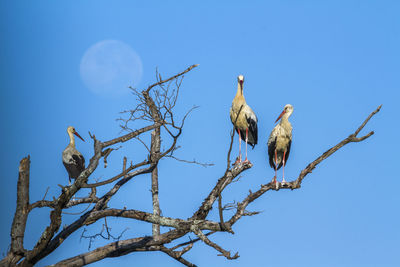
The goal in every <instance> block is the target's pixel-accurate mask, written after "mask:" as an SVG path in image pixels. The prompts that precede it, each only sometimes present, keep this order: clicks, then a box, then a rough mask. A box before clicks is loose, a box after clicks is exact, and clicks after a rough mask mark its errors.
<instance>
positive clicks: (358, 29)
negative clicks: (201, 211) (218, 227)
mask: <svg viewBox="0 0 400 267" xmlns="http://www.w3.org/2000/svg"><path fill="white" fill-rule="evenodd" d="M399 9H400V3H399V2H398V1H389V0H388V1H372V0H371V1H352V0H350V1H311V0H309V1H307V0H305V1H290V0H283V1H252V2H251V3H250V2H246V3H245V2H243V1H218V3H217V2H216V1H201V3H200V2H198V3H195V2H189V1H113V3H112V4H111V3H110V2H109V1H79V2H78V1H75V2H74V3H72V4H71V2H70V1H44V0H41V1H29V2H26V1H19V0H18V1H1V2H0V27H1V32H2V37H3V38H2V41H1V42H0V59H1V60H0V70H1V74H0V84H1V85H2V86H1V90H0V95H1V96H0V99H1V105H0V111H1V114H2V116H1V117H0V120H1V125H2V127H1V128H2V129H3V130H2V131H1V135H0V136H1V138H0V147H1V148H2V149H1V151H0V159H1V160H0V169H1V170H2V180H3V186H2V187H1V188H0V203H2V206H1V208H2V212H3V216H2V218H1V220H0V223H1V227H0V240H1V242H0V252H1V255H4V254H5V253H6V252H7V249H8V246H9V243H10V235H9V233H10V228H11V223H12V218H13V214H14V210H15V203H16V185H17V178H18V164H19V161H20V160H21V159H22V158H23V157H24V156H26V155H28V154H29V155H30V157H31V177H30V198H31V202H33V201H36V200H39V199H42V198H43V196H44V194H45V192H46V188H47V187H49V188H50V189H49V190H48V193H47V196H46V198H47V199H52V197H53V196H57V195H58V194H59V192H60V188H59V187H58V186H57V185H58V184H62V185H66V184H67V183H68V177H67V173H66V171H65V169H64V166H63V165H62V162H61V153H62V151H63V149H64V148H65V147H66V146H67V144H68V136H67V134H66V128H67V126H69V125H73V126H75V128H76V130H77V131H78V132H79V133H80V135H81V136H82V137H83V138H84V139H85V140H86V142H81V141H80V140H77V141H76V145H77V148H78V150H80V151H81V152H82V154H83V155H84V156H85V157H86V159H87V160H88V159H89V158H90V157H91V155H92V153H93V144H92V141H91V139H90V137H89V134H88V132H89V131H90V132H91V133H94V134H95V135H96V137H97V138H99V139H100V140H102V141H105V140H109V139H111V138H113V137H116V136H118V135H121V134H123V133H122V132H121V130H120V127H119V124H120V122H119V121H116V119H117V118H119V117H121V116H123V115H121V114H120V113H119V112H120V111H123V110H127V109H131V108H133V107H134V106H135V104H136V100H135V97H134V96H132V95H131V93H130V91H129V89H128V88H127V86H133V87H135V88H138V89H144V88H146V87H147V86H148V85H150V84H152V83H153V82H154V81H155V72H156V69H158V71H159V72H160V73H161V74H162V77H168V76H170V75H174V74H176V73H178V72H180V71H182V70H184V69H185V68H186V67H188V66H190V65H192V64H200V66H199V67H198V68H196V69H195V70H193V71H191V72H190V73H188V74H187V75H186V76H185V78H184V82H183V85H182V89H181V94H180V98H179V103H178V106H177V110H176V112H177V113H178V114H180V115H183V114H184V112H185V111H186V110H188V109H189V108H191V107H192V106H193V105H198V106H199V108H198V109H196V110H195V111H194V112H193V113H192V114H191V115H190V117H189V118H188V120H187V123H186V124H185V130H184V132H183V135H182V138H181V140H180V142H179V145H180V146H181V149H179V150H178V151H177V154H176V155H177V156H179V157H180V158H184V159H188V160H192V159H196V160H197V161H201V162H210V163H214V164H215V165H214V166H212V167H208V168H203V167H201V166H196V165H188V164H184V163H182V162H176V161H174V160H172V159H166V160H163V161H161V162H160V165H159V172H160V178H159V183H160V189H159V190H160V193H159V197H160V205H161V209H162V214H163V215H164V216H169V217H177V218H188V217H190V216H191V215H192V214H193V212H194V211H195V210H196V209H197V208H198V207H199V206H200V204H201V202H202V200H203V199H204V198H205V197H206V196H207V194H208V192H209V191H210V190H211V188H212V187H213V186H214V185H215V183H216V181H217V180H218V178H220V177H221V176H222V175H223V173H224V169H225V166H226V153H227V150H228V147H229V141H230V136H229V134H230V131H231V129H232V126H231V122H230V119H229V108H230V105H231V102H232V99H233V97H234V95H235V93H236V83H237V80H236V77H237V75H239V74H243V75H244V76H245V84H244V94H245V97H246V101H247V103H248V104H249V105H250V106H251V107H252V109H253V110H254V111H255V113H256V114H257V117H258V129H259V134H258V135H259V142H258V145H257V146H256V147H255V149H254V150H249V160H250V161H251V162H252V163H253V164H254V166H253V168H251V169H250V170H248V171H246V172H245V173H243V177H242V179H241V180H240V182H238V183H234V184H232V185H231V186H230V188H228V189H227V190H226V192H225V193H224V196H223V201H224V202H225V203H227V202H231V201H234V200H235V201H240V200H241V199H243V198H244V197H245V196H246V194H247V193H248V190H249V189H251V190H252V191H253V192H254V191H255V190H256V189H257V188H259V186H260V184H265V183H267V182H269V181H270V180H271V178H272V177H273V175H274V171H273V170H272V169H271V168H270V167H269V165H268V159H267V148H266V143H267V139H268V136H269V133H270V132H271V130H272V129H273V127H274V125H275V124H274V121H275V119H276V118H277V117H278V115H279V114H280V113H281V111H282V109H283V106H284V105H285V104H288V103H290V104H292V105H293V107H294V113H293V115H292V116H291V118H290V121H291V123H292V125H293V142H292V147H291V153H290V158H289V160H288V162H287V166H286V168H285V177H286V178H287V179H288V180H294V179H296V178H297V176H298V174H299V173H300V171H301V170H302V169H303V168H305V167H306V166H307V164H308V163H310V162H311V161H312V160H314V159H315V158H317V157H318V156H319V155H321V154H322V153H323V152H325V151H326V150H327V149H329V148H330V147H331V146H333V145H335V144H336V143H338V142H339V141H341V140H342V139H344V138H346V137H347V136H348V135H349V134H351V133H353V132H354V131H355V130H356V129H357V128H358V126H359V125H360V124H361V123H362V121H363V120H364V119H365V118H366V117H367V116H368V115H369V114H370V113H371V112H372V111H373V110H375V109H376V108H377V107H378V106H379V105H381V104H382V105H383V106H382V109H381V111H380V112H379V113H378V114H377V115H376V116H374V117H373V118H372V119H371V121H370V122H369V123H368V124H367V126H366V127H365V129H364V130H363V131H362V132H361V133H360V135H363V134H366V133H368V132H369V131H371V130H373V131H375V134H374V135H373V136H371V137H370V138H369V139H367V140H365V141H363V142H361V143H351V144H348V145H346V146H345V147H343V148H342V149H340V150H339V151H338V152H336V153H335V154H333V155H332V156H331V157H330V158H328V159H327V160H325V161H324V162H323V163H321V164H320V165H318V167H317V168H316V169H315V170H314V171H313V173H312V174H309V175H308V176H307V177H306V179H305V180H304V181H303V184H302V187H301V189H299V190H295V191H282V190H281V191H279V192H268V193H266V194H265V195H263V196H262V197H260V198H259V199H258V200H257V201H255V202H254V203H252V204H251V205H250V206H249V207H248V209H249V210H251V211H262V213H261V214H259V215H257V216H253V217H245V218H243V219H241V220H240V221H239V222H238V223H237V224H235V225H234V227H233V230H234V231H235V235H231V234H228V233H217V234H215V235H214V236H213V237H211V240H212V241H215V242H217V243H218V244H220V245H221V246H222V247H223V248H225V249H227V250H231V251H232V252H236V251H238V252H239V255H240V258H239V259H237V260H234V261H229V260H226V259H225V258H223V257H219V256H217V254H219V253H218V252H217V251H215V250H214V249H212V248H210V247H208V246H207V245H205V244H201V243H198V244H196V245H195V246H194V248H193V249H192V250H191V251H190V252H188V253H187V254H185V258H186V259H187V260H189V261H191V262H193V263H195V264H197V265H198V266H276V267H286V266H307V267H313V266H327V267H334V266H353V267H354V266H363V267H372V266H387V267H391V266H400V259H399V257H398V256H397V254H398V249H399V243H400V230H399V225H400V215H399V212H398V206H399V205H398V204H399V201H400V194H399V193H398V188H399V186H400V179H399V178H400V177H399V174H398V170H397V167H396V164H398V159H399V157H398V153H397V150H398V149H399V144H398V142H397V141H396V139H395V138H397V137H396V136H398V132H399V131H400V127H399V124H398V123H396V121H398V118H397V117H398V109H397V107H398V101H399V97H400V93H399V89H400V80H399V73H400V50H399V47H400V17H399V15H398V13H399ZM110 42H111V44H117V45H116V46H113V47H112V49H111V48H109V47H110V46H109V45H103V46H101V45H102V44H110ZM93 47H95V48H96V47H97V48H98V47H100V48H103V49H104V50H101V51H100V52H97V53H96V51H97V50H95V51H94V52H93V50H90V49H91V48H93ZM85 55H94V56H92V57H89V59H87V57H85ZM85 58H86V59H87V60H86V61H83V59H85ZM127 59H131V60H127ZM93 62H105V63H104V66H106V67H105V68H103V69H101V68H100V69H96V66H94V65H90V64H91V63H93ZM82 66H86V67H82ZM88 66H89V67H88ZM113 71H115V73H114V72H113ZM127 77H128V80H126V78H127ZM88 79H89V80H88ZM130 79H131V80H130ZM103 80H104V83H102V84H101V83H100V82H99V81H103ZM97 83H99V84H101V85H104V87H101V88H100V89H99V88H97V87H96V84H97ZM96 88H97V89H96ZM107 88H108V89H107ZM143 125H145V124H142V125H140V124H137V125H132V127H140V126H143ZM144 138H145V139H146V138H147V139H148V135H147V136H146V137H144ZM143 152H144V150H143V147H142V146H141V144H140V143H138V142H135V141H132V142H131V143H130V144H124V145H123V147H122V148H121V149H120V150H118V151H116V152H115V153H114V152H113V154H112V156H110V159H109V166H108V167H107V168H106V169H105V168H104V167H103V166H102V165H100V166H99V167H98V170H97V171H96V172H95V174H94V175H93V177H91V178H90V179H91V180H90V181H92V182H93V181H94V180H95V179H106V178H108V177H111V176H112V175H113V174H115V173H116V172H118V171H120V169H121V165H122V158H123V156H127V158H128V160H132V161H133V162H138V161H139V160H141V159H142V158H143V155H144V154H143ZM237 153H238V143H237V140H236V138H235V143H234V146H233V155H237ZM281 175H282V173H281V172H279V173H278V177H279V178H281ZM149 188H150V176H148V175H147V176H141V177H138V178H137V179H134V180H131V181H130V182H129V183H128V184H127V185H126V186H125V187H124V188H123V189H121V190H120V192H118V194H117V195H116V197H115V199H114V200H113V201H111V202H110V206H111V207H116V208H121V207H124V206H126V207H127V208H131V209H140V210H144V211H151V210H152V209H151V194H150V192H149ZM104 190H105V189H103V191H102V190H99V192H104ZM84 195H85V192H79V193H78V194H77V196H78V197H79V196H84ZM85 208H86V206H82V207H78V208H76V209H74V210H72V211H71V212H80V211H82V210H84V209H85ZM229 214H230V213H229V212H227V213H226V215H225V217H227V216H229ZM64 216H65V217H64V221H63V225H64V224H68V223H70V222H72V221H73V219H74V218H76V215H68V214H65V215H64ZM211 219H215V220H217V214H216V211H215V209H214V210H213V211H212V213H211ZM48 223H49V210H48V209H41V210H35V211H34V212H32V213H31V214H30V216H29V219H28V227H27V231H26V234H25V246H26V248H27V249H31V248H32V247H33V245H34V244H35V241H36V240H37V238H38V237H39V236H40V233H41V231H43V229H44V228H45V226H47V224H48ZM108 224H109V226H110V227H111V228H112V233H113V234H114V235H115V236H118V235H119V234H120V233H121V232H122V231H124V230H125V229H126V231H125V232H124V236H123V238H132V237H137V236H143V235H148V234H150V233H151V225H149V224H146V223H142V222H136V221H131V220H126V219H112V218H110V219H109V220H108ZM100 229H101V223H96V224H93V225H91V226H90V227H87V228H86V233H88V234H90V233H91V234H94V233H97V232H99V231H100ZM83 230H84V229H79V231H77V233H75V234H73V235H72V236H70V238H69V239H68V240H66V241H65V242H64V243H63V244H62V246H60V247H59V248H58V249H57V250H56V251H55V252H54V253H53V254H51V255H49V256H48V257H46V258H45V259H43V260H42V261H40V262H39V263H38V266H44V265H48V264H54V263H56V262H58V261H60V260H63V259H66V258H68V257H71V256H75V255H76V254H78V253H83V252H87V251H88V247H89V241H88V240H86V239H80V236H81V234H82V232H83ZM167 230H168V229H162V231H167ZM191 237H193V235H191ZM186 240H187V238H186V239H184V240H183V241H186ZM106 242H107V241H104V240H99V239H97V240H95V242H94V243H93V244H92V247H91V249H93V248H95V247H97V246H102V245H104V244H106ZM110 264H118V265H119V266H121V267H122V266H132V264H134V265H135V266H144V265H146V266H182V265H181V264H180V263H179V262H177V261H175V260H174V259H172V258H170V257H169V256H167V255H165V254H162V253H161V252H146V253H131V254H129V255H126V256H123V257H120V258H111V259H105V260H103V261H100V262H97V263H94V264H92V265H91V266H96V267H99V266H109V265H110Z"/></svg>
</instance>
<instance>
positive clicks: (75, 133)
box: [74, 132, 85, 142]
mask: <svg viewBox="0 0 400 267" xmlns="http://www.w3.org/2000/svg"><path fill="white" fill-rule="evenodd" d="M74 135H76V136H78V137H79V138H80V139H81V140H82V141H83V142H85V140H83V138H82V137H81V136H80V135H79V134H78V133H77V132H74Z"/></svg>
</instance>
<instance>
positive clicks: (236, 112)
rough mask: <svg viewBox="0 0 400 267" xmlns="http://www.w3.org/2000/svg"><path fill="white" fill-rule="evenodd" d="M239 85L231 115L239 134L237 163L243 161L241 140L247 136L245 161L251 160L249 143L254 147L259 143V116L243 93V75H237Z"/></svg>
mask: <svg viewBox="0 0 400 267" xmlns="http://www.w3.org/2000/svg"><path fill="white" fill-rule="evenodd" d="M237 80H238V86H237V92H236V96H235V98H233V101H232V106H231V109H230V112H229V114H230V117H231V121H232V124H233V126H234V128H235V131H237V133H238V135H239V157H238V159H237V160H236V162H235V164H237V163H240V162H241V161H242V152H241V140H242V138H243V137H245V141H246V159H245V161H244V162H249V161H248V159H247V144H249V145H251V146H252V148H254V146H255V145H256V144H257V139H258V128H257V116H256V114H255V113H254V111H253V110H252V109H251V108H250V107H249V105H247V103H246V100H245V98H244V95H243V83H244V77H243V75H239V76H238V77H237Z"/></svg>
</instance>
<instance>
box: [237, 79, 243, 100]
mask: <svg viewBox="0 0 400 267" xmlns="http://www.w3.org/2000/svg"><path fill="white" fill-rule="evenodd" d="M235 98H237V99H243V100H244V95H243V88H242V85H240V83H238V87H237V91H236V96H235Z"/></svg>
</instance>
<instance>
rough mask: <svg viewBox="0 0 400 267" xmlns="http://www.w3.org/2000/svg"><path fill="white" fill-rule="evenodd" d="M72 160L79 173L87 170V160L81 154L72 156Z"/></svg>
mask: <svg viewBox="0 0 400 267" xmlns="http://www.w3.org/2000/svg"><path fill="white" fill-rule="evenodd" d="M72 158H73V159H74V161H75V163H76V166H77V168H78V170H79V172H82V171H83V170H84V169H85V158H84V157H83V156H82V155H81V154H80V153H79V154H74V155H72Z"/></svg>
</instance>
